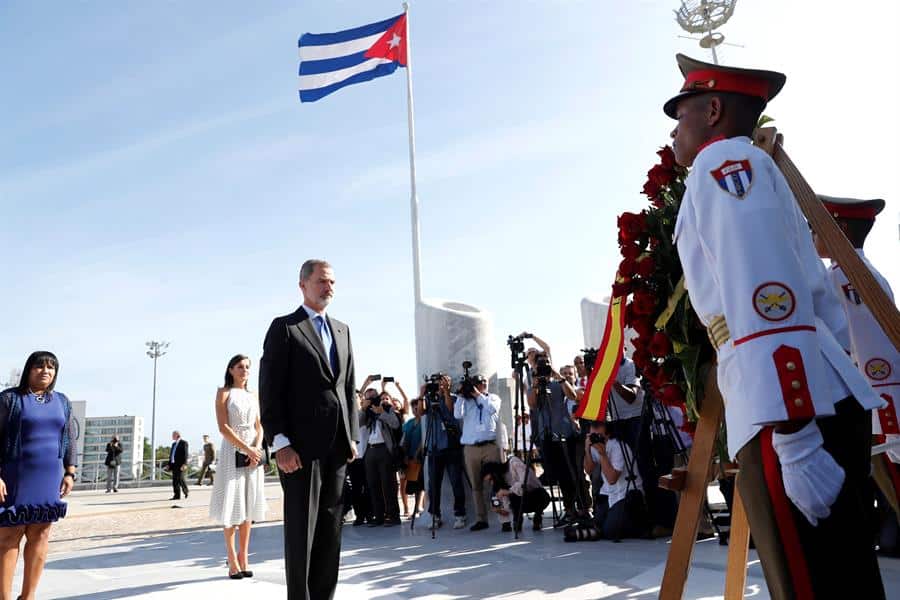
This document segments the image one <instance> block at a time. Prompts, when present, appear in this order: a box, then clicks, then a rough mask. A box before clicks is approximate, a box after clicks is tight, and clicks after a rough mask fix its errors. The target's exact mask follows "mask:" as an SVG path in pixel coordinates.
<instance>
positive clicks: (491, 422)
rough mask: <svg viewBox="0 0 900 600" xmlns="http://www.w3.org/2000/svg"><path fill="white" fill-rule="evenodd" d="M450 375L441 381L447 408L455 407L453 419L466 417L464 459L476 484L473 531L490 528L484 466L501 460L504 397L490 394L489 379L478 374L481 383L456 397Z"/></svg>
mask: <svg viewBox="0 0 900 600" xmlns="http://www.w3.org/2000/svg"><path fill="white" fill-rule="evenodd" d="M449 379H450V378H449V377H444V379H443V380H442V381H441V392H442V393H443V395H444V402H445V403H446V405H447V407H448V408H450V407H451V406H452V407H453V418H454V419H461V420H462V422H463V423H462V436H461V437H460V443H461V444H462V447H463V460H464V461H465V466H466V472H467V473H468V475H469V483H471V484H472V500H473V502H474V503H475V516H476V520H475V523H474V524H473V525H472V526H471V527H470V528H469V530H470V531H480V530H482V529H487V528H488V523H487V512H488V504H487V500H486V498H485V496H484V481H483V480H482V478H481V467H482V466H483V465H485V464H487V463H490V462H500V447H499V446H498V445H497V427H498V423H499V421H500V397H499V396H497V395H496V394H489V393H488V391H487V380H486V379H485V378H484V377H481V376H478V377H476V381H477V385H476V386H475V389H474V391H472V392H471V393H470V394H469V395H468V396H463V395H459V396H456V397H455V398H454V397H453V396H452V395H451V394H450V380H449Z"/></svg>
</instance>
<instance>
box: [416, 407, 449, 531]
mask: <svg viewBox="0 0 900 600" xmlns="http://www.w3.org/2000/svg"><path fill="white" fill-rule="evenodd" d="M422 401H423V402H425V406H426V408H425V412H424V413H423V416H427V417H428V426H427V427H426V429H425V440H424V443H423V445H422V470H421V473H420V477H425V473H426V470H427V472H428V489H427V490H425V494H426V495H427V498H428V510H429V512H430V513H431V539H435V537H436V535H437V529H438V528H437V521H438V516H437V511H436V509H435V507H434V506H432V504H433V503H435V502H436V503H438V508H440V502H441V499H440V498H437V497H436V494H435V493H434V485H435V480H434V468H433V467H434V465H433V460H432V459H433V457H434V455H435V450H434V449H433V445H434V444H435V443H436V442H435V440H436V439H437V437H436V436H437V433H436V432H437V428H438V427H439V426H440V422H441V415H440V408H439V407H438V406H437V404H438V403H440V402H443V401H444V400H443V398H441V397H440V396H439V395H438V393H437V392H436V391H433V390H432V391H427V390H426V392H425V397H424V398H423V399H422ZM442 476H443V475H442ZM418 514H419V495H418V494H416V500H415V503H414V505H413V518H412V519H410V521H409V528H410V530H414V529H415V528H416V518H415V517H416V516H418Z"/></svg>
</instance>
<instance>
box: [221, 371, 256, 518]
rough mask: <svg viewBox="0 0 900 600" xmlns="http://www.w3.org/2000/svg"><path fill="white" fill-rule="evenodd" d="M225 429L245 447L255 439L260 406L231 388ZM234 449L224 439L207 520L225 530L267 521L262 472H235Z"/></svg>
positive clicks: (239, 470) (246, 392) (226, 402)
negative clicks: (233, 434) (220, 525)
mask: <svg viewBox="0 0 900 600" xmlns="http://www.w3.org/2000/svg"><path fill="white" fill-rule="evenodd" d="M225 407H226V409H227V411H228V425H230V426H231V429H232V430H233V431H234V432H235V433H236V434H237V435H238V437H240V438H241V439H242V440H244V442H246V443H247V444H252V443H253V439H254V438H255V437H256V429H255V425H256V418H257V416H258V415H259V402H258V401H257V399H256V397H255V396H254V395H253V394H251V393H250V392H248V391H247V390H242V389H240V388H231V389H230V390H229V391H228V398H227V399H226V400H225ZM235 450H236V449H235V447H234V446H233V445H232V444H231V442H229V441H228V440H225V439H223V440H222V445H221V447H220V449H219V460H218V463H217V465H216V478H215V483H214V484H213V493H212V498H211V499H210V501H209V516H210V517H211V518H213V519H215V520H216V521H217V522H219V523H221V524H222V525H223V526H224V527H231V526H233V525H239V524H241V523H243V522H244V521H263V520H265V518H266V495H265V486H264V482H265V470H264V467H262V466H260V467H257V468H255V469H254V468H250V467H242V468H240V469H239V468H237V466H236V463H235V456H234V453H235Z"/></svg>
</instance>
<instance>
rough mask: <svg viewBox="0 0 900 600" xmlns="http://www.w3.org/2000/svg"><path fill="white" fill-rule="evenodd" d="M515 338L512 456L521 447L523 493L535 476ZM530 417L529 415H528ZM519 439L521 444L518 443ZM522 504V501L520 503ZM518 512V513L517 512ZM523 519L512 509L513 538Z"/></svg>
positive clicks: (522, 359) (521, 357) (521, 354)
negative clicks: (523, 473) (526, 428)
mask: <svg viewBox="0 0 900 600" xmlns="http://www.w3.org/2000/svg"><path fill="white" fill-rule="evenodd" d="M515 341H516V338H513V337H510V349H511V351H512V361H511V363H512V368H513V370H514V372H515V373H516V374H517V377H516V388H515V396H514V400H513V412H514V413H515V414H514V417H513V419H514V421H515V424H514V426H513V456H516V455H517V454H518V453H519V449H520V448H521V450H522V454H523V458H524V460H525V483H524V484H523V486H522V488H523V493H524V490H525V489H527V484H528V478H529V477H537V475H536V474H535V473H534V467H533V463H534V461H533V459H532V456H533V454H534V429H533V425H532V430H531V436H527V435H525V422H524V421H525V417H526V416H529V415H530V411H529V410H528V406H527V403H526V401H525V373H526V368H525V367H526V362H525V355H524V352H523V348H522V346H521V340H517V343H514V342H515ZM529 418H530V417H529ZM520 441H521V443H522V445H521V446H520V445H519V442H520ZM551 499H553V504H552V507H553V520H554V523H555V522H556V520H557V513H556V498H555V496H553V495H552V494H551ZM522 506H524V502H523V504H522ZM517 513H518V514H517ZM523 520H524V513H522V512H521V508H520V509H519V510H518V511H516V510H513V532H514V536H515V539H519V532H520V531H521V529H522V521H523Z"/></svg>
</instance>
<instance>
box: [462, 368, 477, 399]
mask: <svg viewBox="0 0 900 600" xmlns="http://www.w3.org/2000/svg"><path fill="white" fill-rule="evenodd" d="M462 367H463V371H464V375H463V376H462V378H461V379H460V386H459V394H460V395H461V396H463V397H465V398H474V397H475V395H476V394H477V393H478V390H476V389H475V386H476V385H477V384H478V381H477V380H476V379H475V378H474V377H472V376H471V375H470V374H469V369H471V368H472V362H471V361H468V360H464V361H463V364H462Z"/></svg>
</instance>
